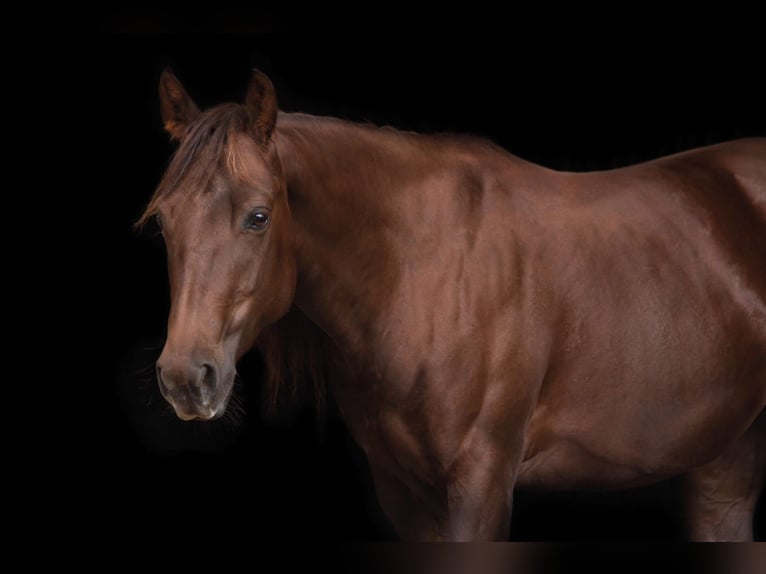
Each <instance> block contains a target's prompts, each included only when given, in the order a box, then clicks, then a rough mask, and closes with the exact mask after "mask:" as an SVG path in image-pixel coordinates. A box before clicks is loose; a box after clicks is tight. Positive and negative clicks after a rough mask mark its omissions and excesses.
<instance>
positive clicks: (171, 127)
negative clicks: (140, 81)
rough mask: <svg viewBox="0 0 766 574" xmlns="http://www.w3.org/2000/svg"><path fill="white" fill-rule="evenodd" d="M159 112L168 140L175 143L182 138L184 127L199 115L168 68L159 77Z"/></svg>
mask: <svg viewBox="0 0 766 574" xmlns="http://www.w3.org/2000/svg"><path fill="white" fill-rule="evenodd" d="M160 112H161V114H162V123H163V124H165V129H166V130H167V132H168V133H169V134H170V139H172V140H175V141H179V140H180V139H181V138H182V137H183V135H184V131H186V126H188V125H189V124H190V123H191V122H193V121H194V118H196V117H197V116H198V115H199V108H198V107H197V104H195V103H194V102H193V101H192V99H191V98H190V97H189V94H187V93H186V90H184V87H183V86H182V85H181V82H179V81H178V78H176V77H175V76H174V75H173V72H171V71H170V68H165V69H164V70H163V71H162V75H160Z"/></svg>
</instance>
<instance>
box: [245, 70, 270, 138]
mask: <svg viewBox="0 0 766 574" xmlns="http://www.w3.org/2000/svg"><path fill="white" fill-rule="evenodd" d="M245 105H246V106H247V109H248V110H249V111H250V117H251V118H252V119H253V132H254V134H255V137H256V139H257V140H258V141H260V142H261V143H266V142H268V141H269V140H270V139H271V136H272V134H273V133H274V127H275V126H276V125H277V94H276V93H275V91H274V84H272V83H271V80H269V77H268V76H267V75H266V74H264V73H263V72H260V71H258V70H253V75H252V76H251V77H250V85H249V86H248V88H247V96H246V97H245Z"/></svg>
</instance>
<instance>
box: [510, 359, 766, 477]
mask: <svg viewBox="0 0 766 574" xmlns="http://www.w3.org/2000/svg"><path fill="white" fill-rule="evenodd" d="M758 377H759V378H760V384H745V383H743V384H730V385H727V386H726V387H725V388H724V389H721V390H720V391H719V392H711V387H710V386H706V385H700V387H699V391H700V396H699V397H698V398H697V400H694V401H688V402H683V401H681V402H678V403H676V404H673V403H671V402H668V401H661V402H660V401H654V400H653V398H654V397H652V396H651V394H648V395H647V396H646V397H645V399H644V401H643V403H642V404H636V405H634V406H633V407H632V408H627V407H626V405H624V404H623V405H619V404H618V405H616V406H617V408H613V409H612V410H604V409H603V408H601V409H599V403H598V402H597V401H591V402H587V401H581V400H572V402H571V403H569V404H567V405H564V406H562V405H560V404H559V405H555V406H552V405H546V404H542V405H540V406H538V408H537V409H536V410H535V413H534V415H533V417H532V420H531V422H530V426H529V428H528V432H527V437H526V448H525V457H524V460H523V463H522V466H521V468H520V471H519V477H518V480H517V485H518V486H520V487H527V488H544V489H610V488H612V489H619V488H630V487H634V486H640V485H642V484H649V483H652V482H656V481H658V480H662V479H664V478H668V477H671V476H676V475H679V474H683V473H684V472H687V471H688V470H690V469H692V468H695V467H697V466H700V465H702V464H705V463H707V462H709V461H710V460H712V459H714V458H715V457H717V456H719V455H720V454H721V453H722V452H723V451H724V450H725V449H726V448H727V447H728V446H729V445H730V444H731V443H732V442H733V441H735V440H736V439H737V438H738V437H740V436H741V435H742V434H743V433H744V432H745V431H746V430H747V428H748V427H749V426H750V424H751V423H752V421H753V420H754V419H755V418H756V417H757V416H758V414H759V413H760V412H761V411H762V410H763V409H764V402H765V400H766V393H765V392H764V389H763V384H764V377H766V373H764V374H759V375H758ZM647 390H648V391H651V389H647ZM705 393H706V394H705ZM570 398H572V399H574V397H570ZM603 404H605V403H601V405H603Z"/></svg>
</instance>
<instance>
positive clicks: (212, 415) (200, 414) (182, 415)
mask: <svg viewBox="0 0 766 574" xmlns="http://www.w3.org/2000/svg"><path fill="white" fill-rule="evenodd" d="M173 410H175V412H176V416H177V417H178V418H179V419H181V420H182V421H212V420H215V419H218V418H221V417H222V416H223V415H224V413H225V412H226V404H225V403H224V404H221V405H220V407H219V408H206V409H205V408H201V409H195V411H193V412H188V411H185V410H183V409H180V408H178V407H176V406H175V405H173Z"/></svg>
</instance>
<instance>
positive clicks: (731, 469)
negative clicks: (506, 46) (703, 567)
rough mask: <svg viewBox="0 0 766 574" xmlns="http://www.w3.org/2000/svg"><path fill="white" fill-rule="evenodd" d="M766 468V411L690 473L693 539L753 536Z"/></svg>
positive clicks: (689, 512)
mask: <svg viewBox="0 0 766 574" xmlns="http://www.w3.org/2000/svg"><path fill="white" fill-rule="evenodd" d="M765 472H766V412H764V413H762V414H761V415H760V417H759V418H758V419H757V420H756V421H755V423H753V425H752V426H751V427H750V429H749V430H748V432H747V433H746V434H745V435H744V436H742V437H741V438H740V439H739V440H738V441H737V442H736V443H735V444H733V445H732V446H731V447H730V448H729V450H728V451H726V452H725V453H723V454H722V455H721V456H719V457H718V458H716V459H715V460H713V461H712V462H710V463H708V464H707V465H705V466H703V467H700V468H698V469H695V470H693V471H692V472H690V473H689V475H688V477H687V483H686V485H685V488H686V495H687V500H686V502H687V517H688V521H689V527H690V531H691V532H690V536H691V539H692V540H696V541H710V542H713V541H718V542H724V541H731V542H733V541H749V540H752V539H753V513H754V511H755V505H756V502H757V501H758V496H759V494H760V492H761V489H762V487H763V481H764V474H765Z"/></svg>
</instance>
